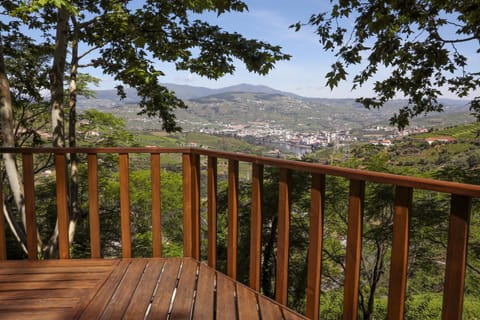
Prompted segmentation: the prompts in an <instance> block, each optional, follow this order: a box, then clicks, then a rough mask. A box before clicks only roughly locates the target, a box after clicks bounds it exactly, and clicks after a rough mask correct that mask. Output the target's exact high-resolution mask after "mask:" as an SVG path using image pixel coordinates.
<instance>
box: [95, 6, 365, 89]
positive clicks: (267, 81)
mask: <svg viewBox="0 0 480 320" xmlns="http://www.w3.org/2000/svg"><path fill="white" fill-rule="evenodd" d="M245 3H246V4H247V5H248V8H249V11H248V12H243V13H231V12H230V13H225V14H223V15H221V16H220V17H217V15H216V14H206V15H202V16H201V18H202V19H205V20H206V21H208V22H210V23H212V24H217V25H219V26H220V27H222V28H223V29H224V30H226V31H230V32H234V31H235V32H238V33H240V34H242V35H243V36H245V37H246V38H251V39H258V40H262V41H265V42H268V43H270V44H272V45H279V46H281V47H282V52H284V53H287V54H290V55H291V56H292V58H291V59H290V60H289V61H281V62H278V63H277V64H276V66H275V69H273V70H272V71H271V72H270V73H269V74H268V75H266V76H260V75H257V74H255V73H249V72H248V71H247V70H246V69H245V67H244V65H243V64H242V63H241V62H238V63H236V71H235V72H234V74H233V75H227V76H224V77H222V78H220V79H218V80H210V79H207V78H204V77H201V76H198V75H195V74H190V73H189V72H186V71H177V70H176V69H175V67H174V65H172V64H167V63H164V64H160V65H159V66H158V67H159V68H160V69H161V70H162V71H163V72H164V73H165V76H164V77H162V78H161V79H160V81H161V82H162V83H175V84H184V85H192V86H202V87H208V88H221V87H227V86H231V85H236V84H240V83H248V84H254V85H266V86H269V87H272V88H274V89H277V90H282V91H287V92H292V93H295V94H298V95H301V96H306V97H328V98H347V97H357V96H360V95H361V92H362V91H360V90H359V91H357V92H355V93H351V92H350V88H351V84H344V85H342V86H341V87H339V88H338V89H335V90H334V91H331V90H330V88H328V87H326V86H325V83H326V79H325V74H326V73H327V72H328V71H329V67H330V65H331V64H332V63H333V62H334V56H333V54H331V53H327V52H324V51H323V49H322V47H321V45H320V44H319V42H318V37H317V36H316V35H315V34H314V31H313V28H309V27H305V28H304V29H301V30H300V31H299V32H295V31H294V30H293V29H289V26H290V25H291V24H293V23H296V22H298V21H308V19H309V18H310V16H311V15H312V14H314V13H319V12H323V11H326V10H328V5H329V2H328V1H318V0H296V1H291V0H246V1H245ZM97 76H100V75H97ZM101 77H102V78H103V81H102V84H101V85H100V88H99V89H111V88H113V87H114V86H115V83H114V82H113V81H112V80H111V79H109V78H106V77H104V76H101ZM363 92H365V91H363Z"/></svg>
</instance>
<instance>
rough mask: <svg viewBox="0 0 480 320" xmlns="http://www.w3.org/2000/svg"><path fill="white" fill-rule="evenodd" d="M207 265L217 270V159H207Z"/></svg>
mask: <svg viewBox="0 0 480 320" xmlns="http://www.w3.org/2000/svg"><path fill="white" fill-rule="evenodd" d="M207 197H208V208H207V209H208V265H209V266H210V267H212V268H214V269H216V268H217V158H215V157H208V195H207Z"/></svg>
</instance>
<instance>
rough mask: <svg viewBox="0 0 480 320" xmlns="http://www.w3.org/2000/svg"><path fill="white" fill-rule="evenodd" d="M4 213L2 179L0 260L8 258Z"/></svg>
mask: <svg viewBox="0 0 480 320" xmlns="http://www.w3.org/2000/svg"><path fill="white" fill-rule="evenodd" d="M3 214H4V213H3V183H2V181H1V180H0V260H6V259H7V242H6V241H7V239H6V238H5V218H4V216H3Z"/></svg>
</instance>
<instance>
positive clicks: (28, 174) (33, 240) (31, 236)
mask: <svg viewBox="0 0 480 320" xmlns="http://www.w3.org/2000/svg"><path fill="white" fill-rule="evenodd" d="M22 162H23V185H24V191H25V216H26V232H27V251H28V259H29V260H37V254H38V252H37V220H36V216H35V180H34V173H33V154H32V153H24V154H23V156H22Z"/></svg>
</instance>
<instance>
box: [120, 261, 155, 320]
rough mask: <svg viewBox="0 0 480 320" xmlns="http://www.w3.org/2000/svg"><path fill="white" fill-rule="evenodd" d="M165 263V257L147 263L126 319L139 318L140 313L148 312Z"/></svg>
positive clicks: (125, 316)
mask: <svg viewBox="0 0 480 320" xmlns="http://www.w3.org/2000/svg"><path fill="white" fill-rule="evenodd" d="M163 264H164V260H163V259H158V260H153V261H150V262H149V263H148V264H147V266H146V268H145V273H144V274H143V277H142V279H141V280H140V283H139V284H138V287H137V290H136V291H135V293H134V294H133V296H132V298H131V302H130V305H129V306H128V308H127V310H126V311H125V315H124V319H138V317H139V316H140V315H145V314H146V312H147V309H148V306H149V305H150V301H151V298H152V297H153V294H154V293H155V289H156V287H157V283H158V280H159V278H160V275H161V273H162V269H163Z"/></svg>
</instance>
